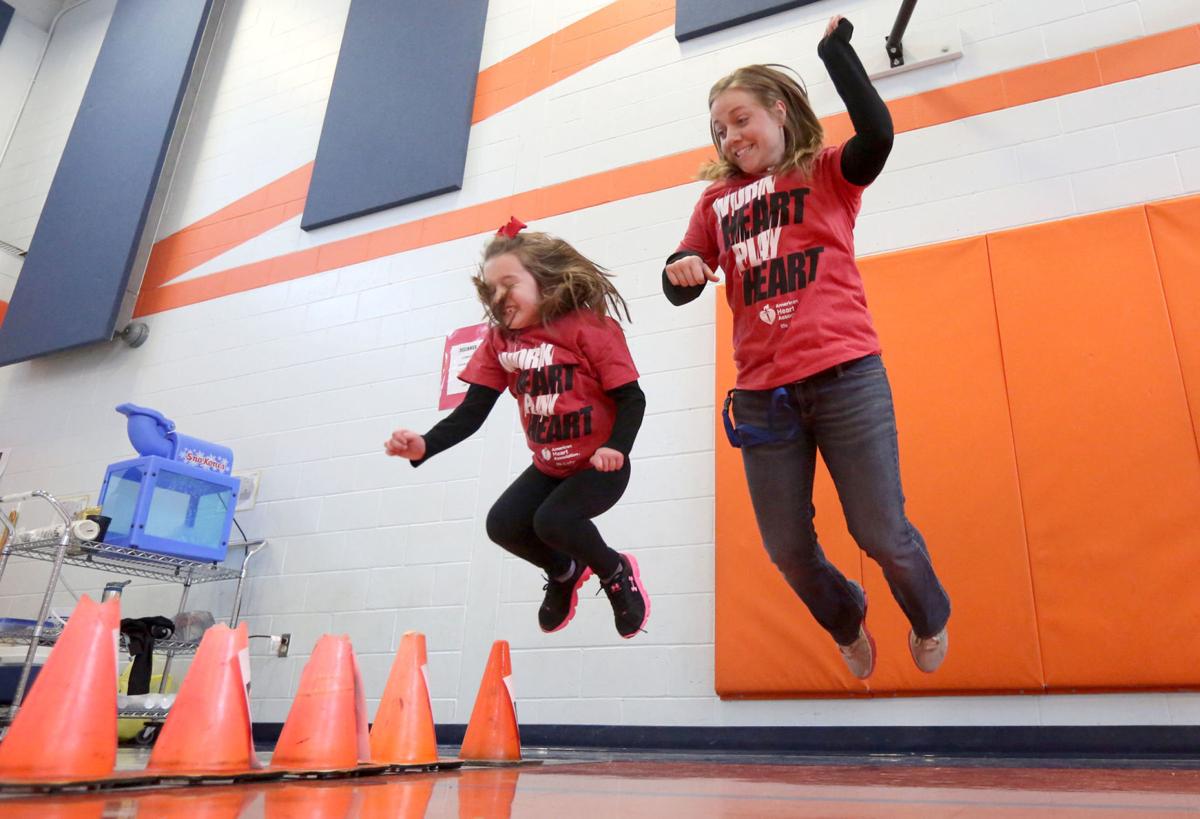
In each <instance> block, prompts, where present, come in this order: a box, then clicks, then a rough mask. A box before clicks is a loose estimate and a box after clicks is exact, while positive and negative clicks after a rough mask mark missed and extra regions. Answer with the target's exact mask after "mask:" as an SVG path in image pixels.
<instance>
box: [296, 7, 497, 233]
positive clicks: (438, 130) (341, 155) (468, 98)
mask: <svg viewBox="0 0 1200 819" xmlns="http://www.w3.org/2000/svg"><path fill="white" fill-rule="evenodd" d="M486 16H487V0H454V2H451V3H432V4H431V3H430V2H429V0H353V1H352V3H351V4H350V14H349V17H348V19H347V21H346V32H345V34H344V36H343V38H342V50H341V53H340V54H339V55H338V64H337V71H336V72H335V74H334V78H333V89H332V90H331V92H330V94H329V106H328V108H327V109H326V111H325V124H324V126H323V128H322V130H321V141H320V144H319V146H318V147H317V160H316V163H315V165H314V167H313V175H312V183H311V184H310V186H309V189H308V201H307V202H306V203H305V206H304V217H303V218H302V219H301V222H300V227H302V228H303V229H304V230H312V229H313V228H319V227H323V226H325V225H331V224H334V223H335V222H341V221H344V220H346V219H353V218H354V217H356V216H362V215H364V214H368V213H373V212H375V211H378V210H383V209H384V208H390V207H394V206H395V205H400V204H403V203H405V202H413V201H416V200H418V199H425V198H427V197H430V196H436V195H437V194H440V193H446V192H447V191H453V190H458V189H459V188H461V187H462V180H463V168H464V166H465V165H466V161H467V136H468V134H469V133H470V130H471V113H472V111H473V110H474V106H475V78H476V77H477V76H478V73H479V59H480V55H481V53H482V50H483V23H484V19H485V18H486Z"/></svg>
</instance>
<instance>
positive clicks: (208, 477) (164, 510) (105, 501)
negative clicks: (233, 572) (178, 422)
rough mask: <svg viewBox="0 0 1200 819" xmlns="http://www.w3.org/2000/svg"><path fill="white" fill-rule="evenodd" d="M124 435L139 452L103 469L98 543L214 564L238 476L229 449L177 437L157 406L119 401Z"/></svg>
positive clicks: (221, 554) (224, 539)
mask: <svg viewBox="0 0 1200 819" xmlns="http://www.w3.org/2000/svg"><path fill="white" fill-rule="evenodd" d="M116 409H117V412H119V413H121V414H122V415H124V416H126V417H127V418H128V419H129V423H128V432H129V441H130V443H132V444H133V448H134V449H136V450H137V452H138V455H139V456H140V457H138V458H134V459H132V460H128V461H120V462H118V463H115V464H112V465H110V466H109V467H108V471H107V473H106V474H105V476H104V487H103V488H102V489H101V490H100V506H101V507H102V508H103V510H104V515H105V516H106V517H108V518H109V519H110V521H111V522H110V523H109V525H108V534H107V535H106V536H105V538H104V541H105V542H106V543H108V544H109V545H112V546H123V547H125V548H129V549H140V550H142V551H144V552H152V553H154V554H160V555H169V556H171V557H180V558H186V559H188V560H196V561H204V562H219V561H222V560H224V559H225V552H226V550H227V549H228V547H229V529H230V527H231V526H232V525H233V510H234V507H235V506H236V505H237V495H238V484H239V483H240V481H239V480H238V479H237V478H234V477H233V476H232V475H231V472H232V471H233V450H231V449H230V448H229V447H226V446H221V445H220V444H214V443H211V442H209V441H202V440H200V439H199V438H192V437H190V436H187V435H181V434H180V433H178V432H176V431H175V423H174V422H173V421H171V420H170V419H169V418H166V417H164V416H163V414H162V413H160V412H158V411H157V410H153V409H150V408H149V407H139V406H136V405H135V404H121V405H120V406H119V407H117V408H116Z"/></svg>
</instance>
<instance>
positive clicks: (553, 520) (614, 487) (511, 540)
mask: <svg viewBox="0 0 1200 819" xmlns="http://www.w3.org/2000/svg"><path fill="white" fill-rule="evenodd" d="M628 485H629V459H628V458H626V459H625V465H624V466H622V467H621V468H620V469H618V470H617V471H616V472H598V471H597V470H595V469H585V470H583V471H582V472H578V473H576V474H574V475H572V476H571V477H569V478H552V477H550V476H549V475H544V474H542V473H541V472H539V471H538V469H537V467H535V466H532V465H531V466H530V467H529V468H528V469H526V470H525V471H524V472H522V473H521V476H520V477H519V478H517V479H516V480H515V481H513V483H512V486H510V487H508V489H506V490H504V494H502V495H501V496H500V497H499V499H498V500H497V501H496V503H495V504H493V505H492V508H491V511H489V512H488V516H487V533H488V537H490V538H491V539H492V540H493V541H495V542H496V543H498V544H499V545H501V546H503V547H504V548H505V549H507V550H508V551H509V552H512V553H513V554H514V555H516V556H517V557H519V558H521V559H522V560H525V561H528V562H530V563H532V564H534V565H535V566H539V567H541V569H542V570H543V571H545V572H546V574H547V575H548V576H550V577H556V576H561V575H562V574H564V573H565V572H566V571H567V570H568V569H569V568H570V567H571V562H570V561H571V559H574V560H576V561H578V562H579V563H582V564H584V565H586V566H590V567H591V569H592V571H593V572H595V573H596V574H597V575H599V576H600V577H610V576H612V575H613V574H614V573H615V572H616V571H617V569H618V568H619V567H620V562H619V561H620V557H619V556H618V554H617V553H616V552H614V551H613V550H612V549H610V548H609V547H608V544H606V543H605V542H604V538H602V537H601V536H600V531H599V530H598V529H596V525H595V524H594V523H592V521H591V519H592V518H594V517H596V516H597V515H600V514H603V513H604V512H607V511H608V510H609V509H611V508H612V507H613V505H614V504H615V503H616V502H617V501H618V500H620V498H621V495H623V494H624V493H625V487H626V486H628Z"/></svg>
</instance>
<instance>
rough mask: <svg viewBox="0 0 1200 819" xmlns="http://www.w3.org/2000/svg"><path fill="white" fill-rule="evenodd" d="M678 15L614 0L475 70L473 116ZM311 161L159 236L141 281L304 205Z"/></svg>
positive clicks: (192, 262)
mask: <svg viewBox="0 0 1200 819" xmlns="http://www.w3.org/2000/svg"><path fill="white" fill-rule="evenodd" d="M674 22H675V2H674V0H618V1H617V2H615V3H613V4H611V5H608V6H605V7H604V8H602V9H600V10H599V11H597V12H595V13H593V14H589V15H588V16H587V17H584V18H583V19H581V20H579V21H577V22H575V23H572V24H571V25H569V26H567V27H566V28H564V29H562V30H561V31H557V32H555V33H554V34H552V35H550V36H549V37H545V38H543V39H541V40H539V41H538V42H536V43H534V44H533V45H531V46H529V47H528V48H525V49H522V50H521V51H518V52H517V53H516V54H514V55H512V56H511V57H508V58H507V59H504V60H501V61H500V62H498V63H496V64H495V65H493V66H490V67H488V68H485V69H484V70H483V71H481V72H479V77H478V79H477V80H476V86H475V110H474V113H473V115H472V118H471V123H472V124H474V123H477V122H481V121H482V120H484V119H487V118H488V117H490V116H492V115H493V114H496V113H499V112H500V111H503V110H504V109H505V108H508V107H509V106H512V105H515V104H517V103H518V102H520V101H521V100H523V99H525V98H527V97H529V96H531V95H532V94H535V93H537V92H538V91H541V90H543V89H545V88H548V87H549V86H551V85H553V84H554V83H556V82H558V81H559V80H562V79H565V78H566V77H569V76H571V75H572V74H575V73H576V72H578V71H582V70H583V69H584V68H587V67H588V66H590V65H593V64H595V63H596V62H599V61H600V60H602V59H604V58H605V57H609V56H611V55H613V54H616V53H618V52H620V51H622V50H623V49H625V48H627V47H628V46H630V45H632V44H633V43H636V42H638V41H639V40H643V39H645V38H646V37H649V36H650V35H651V34H654V33H655V32H658V31H662V30H663V29H664V28H668V27H670V26H671V25H673V24H674ZM312 167H313V163H311V162H309V163H307V164H306V165H304V166H302V167H300V168H297V169H296V170H294V171H292V172H291V173H289V174H287V175H285V176H283V177H281V178H279V179H277V180H275V181H274V182H271V183H270V184H268V185H265V186H264V187H262V188H259V189H258V190H256V191H254V192H252V193H249V194H247V195H246V196H243V197H242V198H241V199H239V200H237V201H236V202H234V203H232V204H230V205H228V206H226V207H224V208H222V209H221V210H219V211H217V212H216V213H213V214H211V215H209V216H206V217H205V218H203V219H201V220H200V221H198V222H193V223H192V224H190V225H188V226H187V227H184V228H182V229H180V230H179V231H177V232H175V233H173V234H171V235H170V236H167V237H166V238H164V239H161V240H159V241H158V242H157V243H155V245H154V249H153V251H152V252H151V254H150V262H149V264H148V266H147V268H146V275H145V277H144V279H143V284H142V289H143V290H145V289H147V288H151V287H158V286H161V285H164V284H166V283H167V282H169V281H171V280H173V279H176V278H178V277H179V276H182V275H183V274H184V273H187V272H188V271H190V270H195V269H196V268H197V267H199V266H200V265H202V264H204V263H205V262H207V261H208V260H209V259H213V258H216V257H217V256H219V255H221V254H222V253H224V252H226V251H228V250H231V249H233V248H235V247H237V246H238V245H241V244H244V243H245V242H247V241H249V240H250V239H253V238H254V237H256V236H260V235H262V234H263V233H265V232H267V231H268V230H270V229H271V228H274V227H278V226H279V225H281V224H283V223H284V222H286V221H287V220H288V219H291V218H293V217H295V216H298V215H299V214H301V213H303V212H304V201H305V199H306V198H307V196H308V185H309V182H310V181H311V179H312Z"/></svg>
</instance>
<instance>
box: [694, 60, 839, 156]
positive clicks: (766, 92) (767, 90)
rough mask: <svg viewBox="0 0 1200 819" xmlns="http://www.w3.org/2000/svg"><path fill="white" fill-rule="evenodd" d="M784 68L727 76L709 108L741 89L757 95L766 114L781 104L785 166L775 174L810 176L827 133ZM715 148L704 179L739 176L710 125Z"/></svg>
mask: <svg viewBox="0 0 1200 819" xmlns="http://www.w3.org/2000/svg"><path fill="white" fill-rule="evenodd" d="M780 69H784V71H786V70H787V69H786V67H785V66H776V65H745V66H742V67H741V68H739V69H738V70H737V71H734V72H733V73H732V74H729V75H728V76H725V77H722V78H721V79H719V80H717V82H716V83H715V84H714V85H713V87H712V90H710V91H709V92H708V107H709V109H710V110H711V109H712V104H713V102H714V101H715V100H716V99H717V97H718V96H719V95H720V94H721V93H722V92H724V91H727V90H729V89H731V88H740V89H742V90H743V91H748V92H749V93H751V94H753V95H754V99H755V100H756V101H757V102H758V104H759V105H761V106H762V107H763V108H766V109H767V110H771V109H772V108H774V106H775V103H776V102H782V103H783V105H784V108H785V109H786V114H785V116H784V121H783V162H781V163H780V164H779V166H778V167H777V168H775V169H774V172H775V173H787V172H788V171H793V170H798V171H800V172H801V173H803V174H805V175H808V174H811V173H812V165H813V160H815V159H816V158H817V154H819V153H820V152H821V148H822V146H823V145H824V141H825V129H824V128H822V127H821V120H819V119H817V115H816V114H815V113H814V112H813V109H812V106H811V105H809V102H808V92H807V91H805V90H804V87H803V86H802V85H801V84H800V82H799V81H798V79H793V78H792V77H791V76H790V75H789V74H786V73H784V71H781V70H780ZM709 130H710V133H711V135H712V141H713V145H714V146H716V149H717V159H716V160H715V161H712V162H707V163H705V164H704V165H703V166H702V167H701V168H700V174H699V176H700V178H701V179H728V178H729V177H731V176H738V175H740V174H741V171H740V170H739V169H738V167H737V165H735V164H734V163H732V162H730V161H729V160H728V159H726V158H725V155H724V154H722V153H721V140H720V139H718V138H717V127H716V125H715V124H713V123H711V122H710V123H709Z"/></svg>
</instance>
